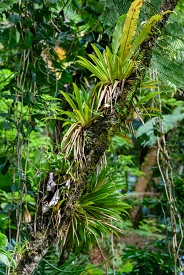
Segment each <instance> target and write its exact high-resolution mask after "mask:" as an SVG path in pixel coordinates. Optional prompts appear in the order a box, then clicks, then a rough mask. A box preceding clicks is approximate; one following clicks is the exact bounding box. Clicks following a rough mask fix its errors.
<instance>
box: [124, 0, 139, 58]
mask: <svg viewBox="0 0 184 275" xmlns="http://www.w3.org/2000/svg"><path fill="white" fill-rule="evenodd" d="M142 4H143V0H135V1H134V2H133V3H132V4H131V6H130V8H129V11H128V13H127V15H126V19H125V23H124V27H123V34H122V37H121V40H120V59H121V62H123V60H124V59H125V58H126V57H127V55H128V53H129V51H130V49H131V46H132V42H133V39H134V36H135V33H136V29H137V23H138V18H139V13H140V9H141V7H142Z"/></svg>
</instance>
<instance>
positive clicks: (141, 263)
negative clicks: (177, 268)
mask: <svg viewBox="0 0 184 275" xmlns="http://www.w3.org/2000/svg"><path fill="white" fill-rule="evenodd" d="M160 244H161V242H160ZM156 245H157V250H155V251H149V248H148V249H145V250H142V249H136V248H135V247H127V248H126V249H125V251H124V252H123V256H122V257H123V259H124V260H125V261H126V262H127V259H129V261H130V262H131V263H132V264H133V267H132V271H130V272H125V273H123V274H127V275H128V274H129V275H147V274H150V275H154V274H159V273H161V274H163V275H166V274H173V263H172V258H171V257H170V256H169V255H168V254H166V253H164V252H161V251H162V248H161V247H159V242H157V243H156ZM158 248H159V250H158ZM160 256H162V257H160Z"/></svg>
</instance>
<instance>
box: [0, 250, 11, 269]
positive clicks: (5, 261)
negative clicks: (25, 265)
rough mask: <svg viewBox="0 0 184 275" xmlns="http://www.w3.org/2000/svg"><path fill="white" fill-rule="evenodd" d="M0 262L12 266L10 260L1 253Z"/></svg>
mask: <svg viewBox="0 0 184 275" xmlns="http://www.w3.org/2000/svg"><path fill="white" fill-rule="evenodd" d="M0 262H2V263H3V264H5V265H6V266H8V267H9V266H10V261H9V259H8V257H7V256H6V255H5V254H4V253H3V252H1V251H0Z"/></svg>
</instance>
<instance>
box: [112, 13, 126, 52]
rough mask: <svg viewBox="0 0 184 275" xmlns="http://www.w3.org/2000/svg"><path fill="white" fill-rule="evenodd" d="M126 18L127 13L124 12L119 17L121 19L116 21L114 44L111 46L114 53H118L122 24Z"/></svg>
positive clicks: (113, 36)
mask: <svg viewBox="0 0 184 275" xmlns="http://www.w3.org/2000/svg"><path fill="white" fill-rule="evenodd" d="M125 18H126V14H123V15H121V16H120V17H119V19H118V21H117V23H116V26H115V29H114V32H113V35H112V45H111V46H112V52H113V53H114V54H117V52H118V49H119V45H120V39H121V36H122V25H123V23H124V21H125Z"/></svg>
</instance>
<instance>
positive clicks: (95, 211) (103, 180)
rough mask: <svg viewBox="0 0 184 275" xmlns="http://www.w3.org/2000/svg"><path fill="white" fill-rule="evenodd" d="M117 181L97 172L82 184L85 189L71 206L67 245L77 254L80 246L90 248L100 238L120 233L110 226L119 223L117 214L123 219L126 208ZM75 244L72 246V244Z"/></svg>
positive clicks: (107, 174)
mask: <svg viewBox="0 0 184 275" xmlns="http://www.w3.org/2000/svg"><path fill="white" fill-rule="evenodd" d="M121 188H122V182H121V180H120V181H119V182H117V179H116V176H115V175H113V174H112V173H108V172H107V170H103V169H102V170H101V171H100V173H99V174H98V175H95V174H94V175H93V176H92V177H91V179H90V180H89V181H88V182H87V183H86V187H85V189H84V191H83V194H82V196H81V198H80V199H79V201H77V202H76V204H75V212H74V216H73V219H72V222H71V225H70V231H69V235H68V241H69V242H70V245H71V246H72V244H73V245H74V246H75V249H77V250H80V248H81V247H80V245H81V242H83V241H84V240H85V242H86V245H87V247H88V245H89V244H90V242H92V241H93V240H95V239H96V238H97V237H101V236H102V235H103V234H109V233H110V232H114V233H115V234H117V233H118V231H119V232H122V231H121V230H120V229H119V228H118V227H116V226H114V225H113V221H119V222H122V217H121V214H123V215H127V214H128V213H127V211H126V209H129V208H130V206H129V205H128V204H127V203H125V202H124V201H123V200H122V195H121V194H120V191H119V190H120V189H121ZM74 241H75V242H74Z"/></svg>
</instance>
